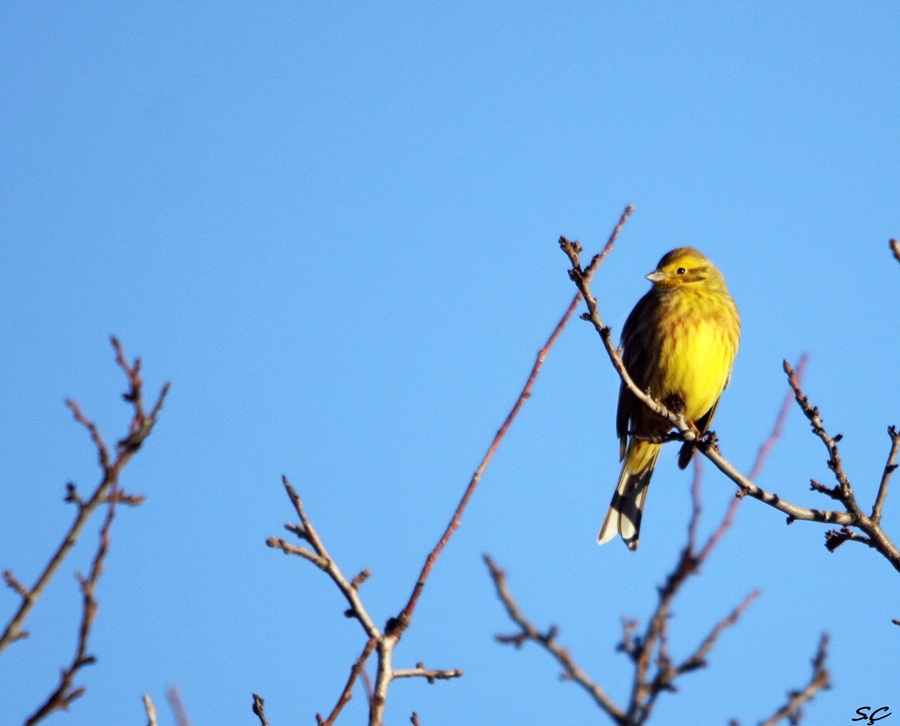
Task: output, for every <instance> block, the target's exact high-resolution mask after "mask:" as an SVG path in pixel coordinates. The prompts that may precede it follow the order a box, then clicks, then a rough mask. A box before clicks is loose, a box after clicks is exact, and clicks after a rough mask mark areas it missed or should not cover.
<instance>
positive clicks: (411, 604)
mask: <svg viewBox="0 0 900 726" xmlns="http://www.w3.org/2000/svg"><path fill="white" fill-rule="evenodd" d="M610 246H611V245H610ZM598 257H599V255H598ZM580 301H581V295H580V294H576V295H575V297H574V298H572V302H570V303H569V307H568V308H567V309H566V311H565V313H563V316H562V318H560V320H559V322H558V323H557V324H556V327H555V328H554V329H553V332H552V333H551V334H550V337H549V338H548V339H547V342H546V343H545V344H544V346H543V347H542V348H541V349H540V350H539V351H538V354H537V360H535V362H534V366H533V367H532V369H531V373H530V374H529V375H528V379H527V380H526V381H525V386H524V387H523V388H522V392H521V393H520V394H519V397H518V398H517V399H516V402H515V404H514V405H513V407H512V410H510V412H509V414H508V415H507V416H506V419H505V420H504V421H503V424H502V425H501V426H500V428H499V429H498V431H497V433H496V435H495V436H494V440H493V441H492V442H491V445H490V446H489V447H488V450H487V453H486V454H485V455H484V458H483V459H482V460H481V463H480V464H479V465H478V468H477V469H476V470H475V473H474V474H473V475H472V479H471V480H470V481H469V485H468V486H467V487H466V490H465V492H464V493H463V496H462V499H460V501H459V504H458V505H457V506H456V511H454V513H453V517H452V518H451V519H450V523H449V524H448V525H447V528H446V529H445V530H444V533H443V534H442V535H441V538H440V539H439V540H438V542H437V544H436V545H435V546H434V549H432V551H431V552H430V553H429V554H428V557H427V558H426V559H425V564H424V565H423V567H422V571H421V572H420V573H419V578H418V579H417V580H416V584H415V586H414V587H413V591H412V594H411V595H410V596H409V600H408V601H407V603H406V606H405V607H404V608H403V610H402V611H401V612H400V614H399V615H398V616H397V617H396V618H395V620H394V623H395V629H394V632H396V633H398V635H399V634H402V633H403V631H404V630H405V629H406V628H407V627H408V626H409V622H410V620H411V618H412V615H413V611H414V610H415V607H416V603H417V602H418V600H419V596H420V595H421V594H422V590H423V588H424V587H425V582H426V580H427V579H428V575H429V574H431V568H432V567H434V563H435V562H436V561H437V558H438V557H439V556H440V554H441V552H442V551H443V549H444V547H445V546H446V544H447V542H449V541H450V537H451V536H452V535H453V533H454V532H455V531H456V530H457V529H458V528H459V525H460V521H461V519H462V515H463V512H464V511H465V509H466V506H467V505H468V503H469V500H470V499H471V498H472V495H473V494H474V493H475V489H476V487H477V486H478V482H479V481H481V477H482V475H483V474H484V472H485V470H486V469H487V467H488V464H490V463H491V459H493V458H494V454H495V453H496V451H497V449H498V447H499V446H500V442H501V441H503V437H504V436H506V432H507V431H508V430H509V427H510V426H511V425H512V422H513V421H514V420H515V418H516V416H517V415H518V414H519V411H520V409H521V408H522V406H523V405H524V403H525V401H527V400H528V398H529V397H530V396H531V389H532V387H533V386H534V382H535V380H536V379H537V376H538V373H539V372H540V370H541V367H542V366H543V365H544V360H545V359H546V358H547V354H548V353H549V352H550V349H551V348H552V347H553V344H554V343H556V340H557V338H559V336H560V333H562V331H563V328H565V327H566V324H567V323H568V322H569V318H571V317H572V313H574V312H575V308H576V307H578V303H579V302H580Z"/></svg>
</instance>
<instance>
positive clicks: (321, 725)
mask: <svg viewBox="0 0 900 726" xmlns="http://www.w3.org/2000/svg"><path fill="white" fill-rule="evenodd" d="M351 584H352V583H351ZM377 642H378V641H377V640H376V639H375V638H369V639H368V640H367V641H366V647H365V648H363V652H362V653H360V654H359V658H357V659H356V662H355V663H354V664H353V666H352V667H351V668H350V677H349V678H348V679H347V685H345V686H344V690H343V691H341V695H340V697H339V698H338V702H337V703H336V704H335V706H334V708H333V709H332V710H331V713H330V714H328V718H325V719H323V718H322V717H321V716H320V715H319V714H316V723H317V724H318V726H331V725H332V724H333V723H334V721H335V719H336V718H337V717H338V715H339V714H340V712H341V709H342V708H344V706H346V705H347V704H348V703H349V702H350V699H351V698H353V693H352V692H353V684H354V683H356V679H357V678H358V677H359V674H360V673H361V672H362V670H363V668H364V666H365V665H366V661H367V660H368V659H369V656H370V655H372V651H373V650H374V649H375V645H376V644H377Z"/></svg>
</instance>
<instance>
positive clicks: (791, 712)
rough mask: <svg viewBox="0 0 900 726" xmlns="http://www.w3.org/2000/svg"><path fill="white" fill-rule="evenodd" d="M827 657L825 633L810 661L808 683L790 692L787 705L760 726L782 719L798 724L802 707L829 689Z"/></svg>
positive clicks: (773, 725) (773, 723)
mask: <svg viewBox="0 0 900 726" xmlns="http://www.w3.org/2000/svg"><path fill="white" fill-rule="evenodd" d="M827 657H828V634H827V633H825V634H823V635H822V637H821V638H820V640H819V648H818V650H817V651H816V656H815V657H814V658H813V660H812V666H813V673H812V677H811V678H810V680H809V683H808V684H807V685H806V686H805V687H804V688H803V689H802V690H800V691H790V692H789V693H788V700H787V703H786V704H785V705H784V706H782V707H781V708H779V709H778V710H777V711H776V712H775V714H774V715H773V716H772V717H771V718H769V719H767V720H766V721H763V722H762V723H760V726H775V724H777V723H778V722H779V721H781V720H782V719H785V718H787V719H790V720H791V723H799V720H800V716H801V714H802V707H803V706H804V705H805V704H807V703H809V702H810V701H811V700H812V699H813V698H814V697H815V696H816V694H817V693H818V692H819V691H827V690H828V689H829V688H831V680H830V676H829V673H828V669H827V668H826V667H825V660H826V658H827Z"/></svg>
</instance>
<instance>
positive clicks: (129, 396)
mask: <svg viewBox="0 0 900 726" xmlns="http://www.w3.org/2000/svg"><path fill="white" fill-rule="evenodd" d="M110 340H111V342H112V345H113V349H114V350H115V354H116V361H117V363H118V364H119V367H120V368H121V369H122V371H123V372H124V373H125V375H126V378H127V379H128V384H129V388H128V391H127V392H126V393H125V394H124V396H123V398H125V400H126V401H128V402H129V403H130V404H131V406H132V409H133V411H134V415H133V416H132V419H131V422H130V424H129V433H128V436H126V437H125V438H124V439H122V441H120V442H119V444H118V445H117V447H116V456H115V459H114V460H113V459H112V458H111V455H110V451H109V448H108V447H107V445H106V444H105V442H104V441H103V438H102V436H100V433H99V431H98V430H97V427H96V426H95V425H94V423H93V422H92V421H90V420H89V419H88V418H87V417H86V416H85V415H84V413H83V412H82V410H81V408H80V407H79V406H78V404H77V403H75V402H74V401H71V400H69V401H66V405H67V406H68V407H69V410H70V411H72V415H73V416H74V418H75V420H76V421H77V422H78V423H80V424H81V425H82V426H84V427H85V428H86V429H87V430H88V433H89V434H90V437H91V441H92V442H93V443H94V446H95V447H96V449H97V458H98V461H99V464H100V469H101V471H102V477H101V479H100V483H99V484H98V485H97V487H96V489H95V490H94V491H93V493H92V494H91V495H90V496H89V497H88V498H87V499H86V500H84V499H82V498H81V497H80V496H79V495H78V493H77V491H76V490H75V486H74V485H73V484H70V485H68V486H67V492H68V493H67V495H66V501H69V502H72V503H74V504H75V505H76V508H77V511H76V515H75V519H74V521H73V522H72V524H71V526H70V527H69V530H68V532H66V534H65V536H64V537H63V540H62V542H61V543H60V545H59V547H58V548H57V549H56V551H55V552H54V553H53V555H51V557H50V560H49V562H48V563H47V565H46V567H45V568H44V569H43V571H42V572H41V573H40V574H39V575H38V577H37V579H36V580H35V582H34V584H33V585H32V586H31V587H30V588H27V587H25V586H23V585H22V583H21V582H20V581H19V580H17V579H16V578H15V577H14V576H13V574H12V573H11V572H9V571H8V570H7V571H6V572H5V573H4V579H5V580H6V582H7V584H9V585H10V586H11V587H13V588H14V589H15V590H16V591H17V592H18V593H19V595H20V596H21V597H22V602H21V603H20V605H19V608H18V609H17V610H16V612H15V613H14V614H13V616H12V618H11V619H10V621H9V623H8V624H7V625H6V627H5V629H4V630H3V633H2V635H0V653H2V652H3V650H5V649H6V647H7V646H8V645H9V644H10V643H12V642H14V641H16V640H19V639H21V638H24V637H27V635H28V633H27V631H24V630H23V629H22V626H23V624H24V623H25V620H26V618H27V617H28V615H29V614H30V613H31V610H32V609H33V608H34V606H35V604H36V603H37V601H38V599H39V598H40V597H41V595H42V594H43V592H44V589H45V588H46V587H47V584H48V583H49V582H50V580H51V579H52V578H53V576H54V575H55V574H56V572H57V571H58V570H59V568H60V566H61V565H62V563H63V561H64V560H65V559H66V556H67V555H68V554H69V552H71V550H72V548H73V547H74V546H75V543H76V542H77V541H78V537H79V535H80V534H81V532H82V530H83V529H84V527H85V525H86V524H87V522H88V520H89V519H90V518H91V515H92V514H93V513H94V511H95V510H96V509H97V507H99V506H100V505H101V504H102V503H103V502H104V501H105V499H106V497H107V496H108V493H109V491H110V490H111V489H112V488H113V487H114V486H115V485H116V483H117V482H118V480H119V476H120V475H121V473H122V470H123V469H124V468H125V466H126V464H128V462H129V461H130V460H131V457H132V456H133V455H134V454H135V453H136V452H137V450H138V449H139V448H140V446H141V444H142V443H143V442H144V440H145V439H146V438H147V437H148V436H149V435H150V432H151V431H152V430H153V427H154V426H155V425H156V421H157V419H158V416H159V413H160V411H161V410H162V406H163V401H165V398H166V394H167V393H168V392H169V384H168V383H166V384H165V385H164V386H163V387H162V390H161V392H160V394H159V398H158V399H157V401H156V404H155V405H154V407H153V410H152V411H151V412H150V413H149V414H148V413H146V412H145V410H144V408H143V403H142V391H143V382H142V380H141V378H140V375H139V371H140V359H139V358H138V359H136V360H135V362H134V364H129V363H128V361H127V360H126V359H125V357H124V354H123V353H122V346H121V344H120V343H119V341H118V339H117V338H115V337H112V338H111V339H110ZM126 444H127V445H126Z"/></svg>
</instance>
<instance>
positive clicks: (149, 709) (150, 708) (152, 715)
mask: <svg viewBox="0 0 900 726" xmlns="http://www.w3.org/2000/svg"><path fill="white" fill-rule="evenodd" d="M144 711H145V712H146V713H147V726H158V724H157V723H156V706H154V705H153V701H152V700H151V698H150V694H149V693H145V694H144Z"/></svg>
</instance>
